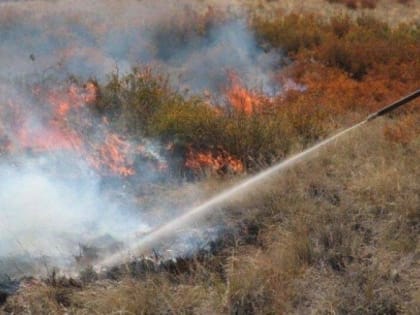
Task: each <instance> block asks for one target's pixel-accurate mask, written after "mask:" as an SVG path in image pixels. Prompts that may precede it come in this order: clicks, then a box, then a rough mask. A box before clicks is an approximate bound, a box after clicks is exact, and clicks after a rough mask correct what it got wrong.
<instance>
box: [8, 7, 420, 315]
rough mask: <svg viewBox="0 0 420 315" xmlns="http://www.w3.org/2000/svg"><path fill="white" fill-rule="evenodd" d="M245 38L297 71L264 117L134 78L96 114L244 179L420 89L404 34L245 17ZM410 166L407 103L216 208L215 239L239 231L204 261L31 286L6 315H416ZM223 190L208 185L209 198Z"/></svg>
mask: <svg viewBox="0 0 420 315" xmlns="http://www.w3.org/2000/svg"><path fill="white" fill-rule="evenodd" d="M363 3H367V1H366V2H365V1H363ZM378 5H380V2H379V3H378ZM261 10H263V9H261ZM250 24H251V25H252V27H253V29H254V30H255V33H256V34H257V37H258V39H259V41H260V43H261V45H263V46H264V47H270V48H275V49H280V50H281V51H282V53H283V54H286V55H287V56H288V57H289V58H290V59H291V60H292V61H293V62H292V63H291V65H289V66H288V67H287V68H286V69H285V70H284V71H283V72H282V73H281V74H279V80H284V79H285V78H291V79H293V80H295V81H296V82H297V83H299V84H302V85H304V86H305V87H306V90H305V91H303V92H300V91H289V92H287V93H286V94H285V95H282V96H279V97H276V98H274V99H270V100H268V99H264V98H259V101H258V102H263V103H264V102H266V104H265V107H264V108H265V109H268V110H263V111H256V112H255V113H254V114H253V115H246V114H245V113H243V112H240V111H235V110H232V108H230V109H229V110H227V111H226V112H224V111H220V110H215V109H214V108H212V107H211V106H209V104H208V103H207V102H206V101H205V100H202V99H200V98H187V97H185V96H183V95H180V94H179V93H176V92H174V91H172V90H171V89H170V88H169V87H168V85H167V84H166V80H165V79H164V78H162V77H160V76H157V75H154V74H152V73H151V72H150V71H148V70H147V69H146V70H144V69H143V70H141V69H140V70H138V71H136V72H134V73H132V74H130V75H129V76H127V77H123V78H121V77H118V76H113V77H112V78H111V79H110V81H109V83H108V85H106V86H101V87H99V88H100V95H101V98H100V99H99V101H98V102H97V104H96V107H95V108H96V110H97V111H99V112H101V113H102V114H104V115H106V117H107V119H108V120H109V121H110V124H111V126H112V128H115V129H116V130H119V131H120V132H124V133H126V134H129V135H130V136H133V137H136V136H140V135H141V136H143V135H146V136H149V137H155V138H159V139H160V140H161V141H163V142H173V143H176V144H177V145H178V146H180V147H183V148H185V147H186V146H188V145H194V146H198V147H202V146H203V145H204V146H205V147H210V148H211V147H216V146H220V147H222V148H223V149H225V150H228V151H229V153H231V154H232V155H233V156H235V157H237V158H239V159H240V160H241V161H243V162H244V164H245V166H246V167H247V169H248V170H249V171H250V172H252V171H253V170H254V169H256V168H260V167H261V166H265V165H268V164H270V163H272V162H273V161H276V160H279V159H281V158H284V157H285V156H287V155H289V154H290V153H291V152H294V151H298V150H299V149H301V148H303V147H306V146H308V145H310V144H311V143H314V142H316V141H317V140H319V139H321V138H323V137H325V136H327V135H328V134H331V133H332V132H333V131H334V130H336V129H338V128H342V127H343V126H346V125H349V124H350V123H354V122H356V121H358V120H359V119H361V118H362V117H364V116H365V115H366V114H367V113H369V112H371V111H373V110H375V109H378V108H380V107H381V106H383V105H386V104H387V102H389V101H392V100H394V99H397V98H398V97H400V96H402V95H404V94H406V93H408V92H411V91H413V90H415V89H416V88H418V87H419V82H420V78H419V73H420V68H419V66H420V65H419V63H418V61H417V59H418V56H419V55H420V44H419V30H418V27H416V26H414V25H413V24H410V25H406V24H401V25H398V26H394V27H390V26H389V25H388V24H387V23H385V22H382V21H380V20H377V19H373V18H371V17H367V16H363V17H359V18H357V19H353V18H350V17H347V16H345V15H334V16H333V17H330V18H328V19H325V18H320V17H319V16H317V15H314V14H306V13H305V14H303V13H299V14H297V13H287V11H284V10H283V9H279V10H278V11H275V13H272V16H271V17H270V18H267V17H266V16H263V15H261V14H255V15H254V16H253V17H252V18H251V19H250ZM203 25H205V24H203ZM203 28H204V30H202V31H203V32H204V33H205V26H203ZM186 36H187V35H186ZM194 36H196V35H194ZM255 93H258V91H256V92H255ZM419 160H420V112H419V102H418V101H417V103H414V104H412V105H411V106H409V107H407V108H406V109H404V110H402V111H399V112H398V114H395V115H393V116H392V117H388V118H381V119H380V120H378V121H375V122H373V123H371V124H370V125H366V126H364V127H363V128H361V129H359V130H357V131H355V132H353V133H352V134H351V135H350V136H348V137H346V138H345V139H342V141H340V142H339V143H335V144H334V145H332V146H330V147H329V148H328V149H327V150H324V151H322V152H321V153H320V154H319V155H318V156H317V158H315V159H312V160H311V161H307V162H305V163H301V164H300V165H299V166H298V167H296V168H294V169H293V170H289V171H287V172H285V173H283V174H282V175H281V176H278V177H276V178H275V179H273V180H272V181H270V182H269V183H267V184H266V185H264V186H263V187H259V188H258V189H256V190H255V191H254V192H253V193H252V194H251V196H249V197H248V198H246V199H244V200H241V201H240V202H239V203H238V204H236V205H233V206H229V207H227V208H226V209H224V213H225V219H224V220H225V221H226V224H228V225H231V226H235V227H236V230H237V231H239V232H237V233H236V234H234V235H230V236H229V237H230V238H229V239H226V240H224V241H223V240H222V241H221V242H222V246H221V248H220V249H219V250H218V251H217V253H215V255H209V256H206V257H205V258H203V257H195V258H190V259H189V260H188V261H187V262H186V263H185V264H184V266H183V267H182V268H180V267H179V268H178V269H177V268H175V269H174V270H173V269H168V270H165V271H162V272H152V271H150V272H144V273H141V274H137V273H135V274H133V273H130V272H126V273H121V274H119V275H118V276H117V277H112V279H101V280H95V275H94V274H93V273H92V274H91V276H92V275H93V276H92V277H89V273H87V272H86V271H85V273H84V277H83V278H82V280H83V281H80V282H79V281H73V282H72V281H70V280H66V279H59V280H56V279H49V280H48V281H38V280H34V279H28V280H26V281H24V284H23V286H22V288H21V289H20V292H19V293H18V294H17V295H15V296H12V297H9V299H8V300H7V302H6V304H5V305H3V307H2V311H3V312H4V313H14V314H52V313H58V314H222V313H229V314H282V313H291V314H399V313H405V314H419V313H420V266H419V264H420V247H419V240H420V239H419V236H420V208H419V205H420V199H419V198H420V167H419ZM222 180H223V179H218V180H217V179H216V180H215V179H214V178H213V179H211V180H209V182H208V185H214V188H213V189H214V191H217V190H218V189H220V183H219V181H222ZM180 190H181V191H180V192H179V193H180V194H182V188H180Z"/></svg>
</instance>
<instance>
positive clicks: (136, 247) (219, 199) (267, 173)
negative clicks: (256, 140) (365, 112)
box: [96, 90, 420, 270]
mask: <svg viewBox="0 0 420 315" xmlns="http://www.w3.org/2000/svg"><path fill="white" fill-rule="evenodd" d="M419 96H420V90H417V91H415V92H413V93H411V94H409V95H407V96H406V97H404V98H402V99H400V100H398V101H396V102H394V103H392V104H390V105H388V106H386V107H384V108H382V109H381V110H379V111H377V112H375V113H373V114H371V115H369V116H368V117H367V118H366V119H365V120H363V121H361V122H359V123H357V124H355V125H353V126H351V127H349V128H347V129H345V130H343V131H341V132H339V133H337V134H335V135H333V136H331V137H329V138H327V139H325V140H323V141H321V142H319V143H318V144H315V145H314V146H312V147H310V148H308V149H306V150H304V151H302V152H300V153H298V154H296V155H294V156H292V157H290V158H288V159H286V160H284V161H281V162H279V163H278V164H275V165H274V166H271V167H270V168H268V169H266V170H264V171H261V172H260V173H258V174H256V175H254V176H252V177H250V178H248V179H245V180H244V181H242V182H240V183H238V184H236V185H235V186H233V187H231V188H227V189H226V190H224V191H222V192H221V193H219V194H217V195H215V196H214V197H212V198H210V199H209V200H207V201H205V202H203V203H202V204H201V205H199V206H196V207H194V208H191V209H189V210H188V211H186V212H185V213H184V214H182V215H181V216H179V217H177V218H175V219H173V220H171V221H169V222H167V223H165V224H163V225H161V226H159V227H157V228H156V229H154V230H153V231H151V232H150V233H149V234H148V235H146V236H145V237H143V238H141V239H140V240H138V241H136V242H133V244H130V246H129V248H128V251H130V252H131V253H135V254H137V255H140V254H142V253H144V252H145V251H147V250H148V249H150V248H152V246H153V245H154V244H155V243H156V242H158V241H159V240H161V239H162V238H164V237H168V236H170V235H172V234H175V233H176V231H177V230H178V229H180V228H181V227H183V226H185V225H187V224H188V223H190V222H192V221H193V220H194V219H197V218H199V217H201V216H203V215H204V214H206V213H207V212H208V211H210V210H211V209H214V208H215V207H216V206H220V205H221V204H223V203H225V202H226V201H228V200H230V199H231V198H232V197H235V196H238V195H240V194H243V193H245V192H246V191H247V190H248V189H250V188H252V187H253V186H255V185H256V184H258V183H261V182H263V181H265V180H267V179H268V178H269V177H271V176H272V175H274V174H276V173H278V172H280V171H283V170H286V169H288V168H290V167H292V166H293V165H295V164H296V163H298V162H300V161H301V160H303V159H304V158H307V157H308V156H309V155H310V154H312V153H315V152H316V151H318V150H319V149H321V148H322V147H324V146H326V145H328V144H330V143H332V142H333V141H335V140H337V139H338V138H340V137H342V136H344V135H346V134H348V133H350V132H351V131H353V130H355V129H357V128H359V127H361V126H362V125H364V124H366V123H367V122H370V121H372V120H374V119H376V118H378V117H380V116H383V115H385V114H387V113H389V112H391V111H394V110H395V109H397V108H398V107H400V106H402V105H404V104H407V103H408V102H410V101H412V100H414V99H416V98H417V97H419ZM126 253H127V249H125V250H124V252H122V251H120V252H118V253H115V254H113V255H111V256H109V257H107V258H105V259H104V260H102V261H101V262H99V263H98V264H97V265H96V269H99V270H100V269H101V267H106V266H111V265H113V264H116V263H120V262H124V261H127V260H128V259H130V258H133V256H132V255H129V254H126ZM134 257H135V256H134Z"/></svg>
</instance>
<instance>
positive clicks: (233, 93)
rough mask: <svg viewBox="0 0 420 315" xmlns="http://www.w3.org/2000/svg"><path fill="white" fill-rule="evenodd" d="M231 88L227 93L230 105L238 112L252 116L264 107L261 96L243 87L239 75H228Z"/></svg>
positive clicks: (231, 73)
mask: <svg viewBox="0 0 420 315" xmlns="http://www.w3.org/2000/svg"><path fill="white" fill-rule="evenodd" d="M228 76H229V80H230V88H229V89H228V90H227V91H226V96H227V99H228V101H229V103H230V105H231V106H232V107H233V108H234V109H235V110H236V111H238V112H242V113H245V114H247V115H251V114H253V113H255V112H257V111H259V110H260V109H261V107H262V97H261V95H259V94H257V93H254V92H252V91H250V90H248V89H247V88H245V87H244V86H243V85H242V82H241V80H240V78H239V77H238V75H237V74H236V73H235V72H233V71H230V72H229V73H228Z"/></svg>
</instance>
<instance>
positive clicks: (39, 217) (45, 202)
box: [0, 0, 279, 273]
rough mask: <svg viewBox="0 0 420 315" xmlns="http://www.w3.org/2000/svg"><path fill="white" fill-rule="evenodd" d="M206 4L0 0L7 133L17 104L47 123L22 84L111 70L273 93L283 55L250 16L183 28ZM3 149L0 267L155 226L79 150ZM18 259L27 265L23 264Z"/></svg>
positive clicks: (59, 261)
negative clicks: (9, 110) (256, 31)
mask: <svg viewBox="0 0 420 315" xmlns="http://www.w3.org/2000/svg"><path fill="white" fill-rule="evenodd" d="M216 2H217V3H218V4H217V7H218V8H220V10H221V11H224V10H226V9H227V6H228V5H227V4H226V2H224V1H216ZM205 7H206V6H205V5H200V4H198V2H197V3H196V2H194V5H193V6H192V5H191V1H173V2H170V1H135V0H102V1H93V0H77V1H66V0H58V1H13V2H9V1H6V2H5V1H1V2H0V41H1V45H0V69H2V70H1V72H0V92H1V95H0V124H1V125H0V135H1V133H3V134H5V135H6V136H7V137H8V138H9V139H10V140H11V141H15V135H14V134H13V130H14V129H13V128H12V127H11V126H9V125H10V124H11V122H10V121H9V118H8V116H7V115H6V114H5V111H6V107H7V106H8V104H9V103H10V102H11V103H15V104H18V105H19V107H20V108H22V109H23V110H24V113H23V114H24V115H23V116H24V118H25V121H24V123H25V124H28V126H27V128H26V129H28V130H29V131H30V132H32V131H34V130H42V128H48V126H47V125H46V126H44V125H43V123H44V121H43V119H42V117H40V115H39V112H42V108H40V107H39V106H38V105H39V104H38V103H36V102H32V100H31V96H30V95H31V92H30V91H27V92H25V91H22V88H21V87H22V86H25V83H28V86H31V85H33V84H43V83H44V82H48V84H51V82H55V81H56V80H60V81H61V80H63V79H65V78H67V77H68V76H72V75H74V76H76V77H78V78H82V79H88V78H97V79H98V80H99V81H100V82H104V81H105V80H106V78H107V75H109V74H110V73H111V72H114V71H118V72H119V74H124V73H127V72H129V71H130V70H131V69H132V68H133V67H135V66H137V65H151V66H153V68H158V69H159V71H162V72H163V73H165V74H168V75H169V79H170V82H171V84H172V86H174V87H175V88H178V89H182V90H184V89H185V90H189V91H190V92H193V93H201V92H203V91H205V90H210V91H212V92H215V93H217V92H218V91H220V89H221V88H224V86H225V85H226V84H227V80H228V79H227V71H230V70H233V71H235V72H236V73H238V75H239V77H240V78H241V79H242V80H243V82H244V84H246V85H248V87H251V88H263V89H265V90H266V91H270V92H272V89H273V88H275V84H273V82H272V77H271V71H272V69H273V68H275V67H276V65H277V64H278V62H279V60H278V57H277V56H278V54H273V53H270V52H268V53H267V52H264V51H263V50H262V49H260V48H259V47H258V45H257V42H256V40H255V38H254V36H253V34H252V32H250V30H249V29H248V27H247V24H246V21H245V18H244V17H243V16H242V17H239V18H236V19H232V18H230V19H227V20H226V21H222V22H220V23H215V24H214V25H211V26H210V27H209V30H208V32H207V33H206V35H205V36H199V35H197V34H194V33H193V34H190V35H188V36H187V37H186V38H184V37H183V35H182V34H181V35H180V34H178V33H177V29H176V27H178V26H179V27H181V33H182V31H183V30H182V23H183V19H188V14H192V15H194V14H195V13H194V12H203V10H205ZM237 13H238V15H239V16H241V14H240V11H237ZM174 25H175V29H174V28H173V26H174ZM187 29H188V26H187ZM16 82H19V87H17V86H18V84H17V83H16ZM41 116H42V115H41ZM16 141H17V140H16ZM151 143H152V142H151ZM1 145H2V143H1V139H0V273H2V272H9V271H10V268H9V267H5V264H4V260H5V259H6V258H7V259H9V258H10V257H18V256H21V257H23V256H25V257H30V259H31V258H32V257H48V259H49V261H52V262H53V264H54V265H59V266H60V267H66V266H68V265H71V264H72V263H74V256H76V255H78V254H79V250H80V246H79V245H80V244H86V243H89V242H92V240H95V239H97V238H100V237H102V236H104V235H109V236H110V237H111V238H112V239H113V240H115V241H116V242H125V241H126V240H128V239H129V238H131V237H133V235H134V234H136V233H146V232H147V231H148V230H149V229H150V227H149V226H148V224H147V221H145V220H144V219H142V218H141V214H142V211H141V209H139V208H138V205H137V206H133V205H131V204H130V203H127V202H126V200H124V201H115V199H114V198H112V196H110V195H108V194H107V192H106V191H104V190H103V189H101V187H100V186H101V178H100V176H99V175H98V174H97V173H95V172H94V171H92V170H91V169H90V167H89V166H88V165H86V163H85V162H84V161H83V160H82V159H81V158H80V156H78V155H73V154H72V153H71V152H54V153H45V152H44V153H37V154H35V155H31V154H27V153H25V152H21V154H20V155H19V156H17V157H16V156H2V155H1V152H2V148H1ZM146 168H147V167H146ZM140 176H144V177H146V175H145V174H140ZM194 195H196V194H194ZM127 198H129V197H127ZM127 198H125V199H127ZM171 211H172V210H168V213H170V212H171ZM168 217H170V215H168ZM159 223H161V222H154V225H158V224H159ZM210 238H211V237H210ZM191 239H194V242H196V241H197V239H198V238H197V237H196V235H195V234H194V236H193V237H190V236H189V235H188V233H186V234H185V235H184V236H182V235H181V236H180V237H179V240H180V243H182V244H180V247H185V250H183V251H184V252H188V251H189V250H190V249H191V248H192V247H191V246H189V245H188V246H184V245H185V243H190V242H192V240H191ZM196 243H199V242H196ZM192 246H196V244H195V245H192ZM197 246H198V245H197ZM26 262H27V261H26V260H25V264H26ZM12 265H13V266H15V265H16V266H15V267H16V269H17V270H21V269H22V268H23V267H22V266H19V264H18V262H17V260H15V261H14V262H13V264H12Z"/></svg>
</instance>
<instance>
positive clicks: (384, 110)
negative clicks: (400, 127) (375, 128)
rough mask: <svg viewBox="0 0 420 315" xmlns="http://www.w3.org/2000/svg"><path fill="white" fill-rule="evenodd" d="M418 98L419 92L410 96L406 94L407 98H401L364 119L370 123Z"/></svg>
mask: <svg viewBox="0 0 420 315" xmlns="http://www.w3.org/2000/svg"><path fill="white" fill-rule="evenodd" d="M419 96H420V90H417V91H414V92H413V93H411V94H408V95H407V96H405V97H403V98H402V99H400V100H398V101H396V102H394V103H392V104H390V105H388V106H386V107H384V108H382V109H381V110H379V111H377V112H376V113H373V114H371V115H369V116H368V117H367V118H366V121H372V120H374V119H375V118H377V117H379V116H382V115H385V114H387V113H389V112H392V111H393V110H395V109H397V108H398V107H400V106H402V105H405V104H407V103H408V102H411V101H412V100H414V99H416V98H417V97H419Z"/></svg>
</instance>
